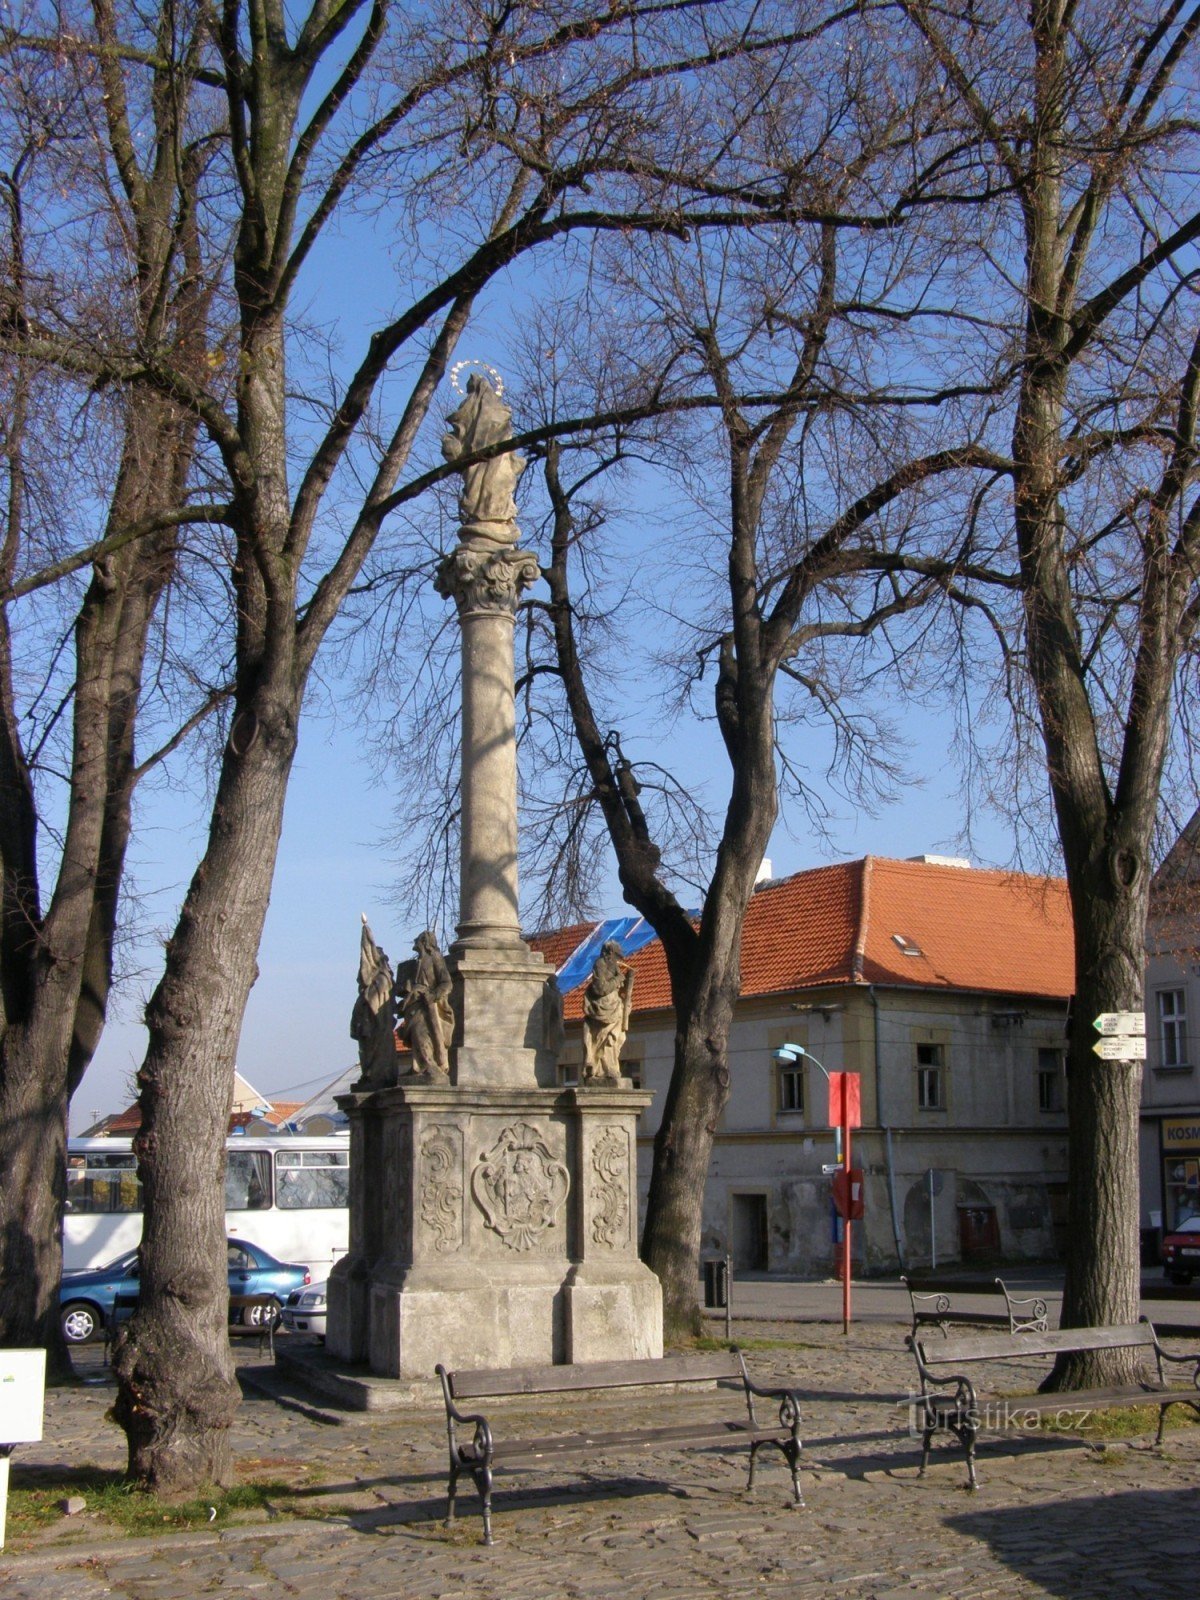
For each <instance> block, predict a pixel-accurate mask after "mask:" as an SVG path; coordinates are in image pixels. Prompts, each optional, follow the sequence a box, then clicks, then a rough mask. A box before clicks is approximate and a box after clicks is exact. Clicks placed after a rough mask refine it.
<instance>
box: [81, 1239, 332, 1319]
mask: <svg viewBox="0 0 1200 1600" xmlns="http://www.w3.org/2000/svg"><path fill="white" fill-rule="evenodd" d="M226 1244H227V1246H228V1249H229V1294H230V1297H231V1299H232V1298H233V1297H234V1296H237V1297H242V1296H246V1295H268V1296H270V1299H271V1300H272V1301H273V1302H274V1304H273V1305H271V1304H267V1305H254V1306H237V1307H235V1308H233V1312H232V1316H231V1320H235V1319H236V1320H238V1321H241V1322H245V1323H247V1324H250V1325H256V1324H257V1323H259V1322H261V1321H263V1320H264V1319H266V1318H269V1319H270V1320H271V1321H272V1322H275V1321H277V1320H278V1317H279V1310H280V1307H281V1306H282V1305H283V1302H284V1301H285V1300H286V1299H287V1297H288V1295H289V1294H291V1292H292V1290H293V1289H302V1288H303V1287H304V1285H305V1284H306V1283H310V1282H311V1281H312V1279H311V1275H310V1273H309V1270H308V1268H307V1267H302V1266H297V1265H296V1263H295V1262H292V1261H276V1259H275V1257H274V1256H272V1255H268V1254H267V1252H266V1251H265V1250H264V1249H263V1248H262V1247H261V1245H257V1244H250V1243H248V1242H247V1241H246V1240H245V1239H227V1240H226ZM137 1292H138V1252H137V1251H136V1250H129V1251H127V1252H126V1253H125V1255H123V1256H118V1257H117V1259H116V1260H115V1261H110V1262H108V1264H107V1265H106V1266H103V1267H88V1268H86V1269H85V1270H84V1271H82V1272H64V1273H63V1276H62V1290H61V1293H60V1295H59V1306H60V1310H59V1320H60V1322H61V1325H62V1331H63V1338H64V1339H65V1340H66V1341H67V1343H68V1344H87V1343H88V1341H89V1340H90V1339H97V1338H99V1337H100V1335H101V1334H102V1333H103V1332H104V1327H105V1324H106V1323H107V1322H108V1321H109V1319H110V1318H111V1316H112V1314H113V1305H114V1302H115V1301H116V1298H117V1296H118V1295H120V1296H121V1297H122V1299H123V1300H126V1299H133V1298H136V1296H137Z"/></svg>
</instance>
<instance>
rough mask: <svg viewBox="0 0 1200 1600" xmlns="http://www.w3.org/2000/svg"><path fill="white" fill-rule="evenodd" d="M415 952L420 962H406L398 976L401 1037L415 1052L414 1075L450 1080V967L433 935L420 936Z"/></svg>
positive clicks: (417, 960)
mask: <svg viewBox="0 0 1200 1600" xmlns="http://www.w3.org/2000/svg"><path fill="white" fill-rule="evenodd" d="M413 949H414V950H415V951H416V952H417V959H416V960H415V961H406V962H405V964H404V966H403V968H402V969H401V970H400V972H399V973H398V974H397V980H398V981H397V985H396V997H397V999H398V1000H399V1002H400V1037H401V1038H402V1039H403V1041H404V1043H405V1044H406V1045H407V1046H408V1048H409V1049H410V1050H411V1051H412V1061H413V1064H412V1070H413V1072H414V1073H423V1074H425V1075H426V1076H428V1077H430V1078H439V1079H443V1080H448V1079H449V1077H450V1038H451V1035H452V1033H453V1031H454V1012H453V1010H452V1009H451V1006H450V990H451V980H450V968H449V967H448V966H447V965H446V958H445V956H443V954H442V952H441V951H440V950H439V949H438V942H437V938H436V936H435V935H434V934H432V933H430V932H425V933H422V934H419V935H418V936H417V939H416V941H415V943H414V944H413Z"/></svg>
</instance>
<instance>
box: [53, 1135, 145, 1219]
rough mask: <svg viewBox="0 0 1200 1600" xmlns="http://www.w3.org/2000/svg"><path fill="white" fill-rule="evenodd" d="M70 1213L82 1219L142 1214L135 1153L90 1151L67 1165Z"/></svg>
mask: <svg viewBox="0 0 1200 1600" xmlns="http://www.w3.org/2000/svg"><path fill="white" fill-rule="evenodd" d="M66 1209H67V1210H68V1211H73V1212H76V1213H78V1214H79V1215H81V1216H95V1215H96V1214H98V1213H111V1212H114V1211H140V1210H141V1209H142V1186H141V1184H140V1183H139V1182H138V1175H137V1158H136V1157H135V1156H134V1155H132V1154H131V1153H122V1152H120V1151H113V1152H109V1151H107V1150H105V1151H100V1150H89V1151H88V1152H87V1154H86V1155H83V1156H80V1155H72V1156H71V1157H70V1159H69V1160H68V1162H67V1203H66Z"/></svg>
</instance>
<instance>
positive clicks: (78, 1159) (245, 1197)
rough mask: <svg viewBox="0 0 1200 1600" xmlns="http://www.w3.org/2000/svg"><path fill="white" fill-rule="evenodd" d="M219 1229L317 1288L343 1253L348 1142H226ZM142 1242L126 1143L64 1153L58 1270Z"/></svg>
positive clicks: (133, 1161) (345, 1138) (138, 1198)
mask: <svg viewBox="0 0 1200 1600" xmlns="http://www.w3.org/2000/svg"><path fill="white" fill-rule="evenodd" d="M225 1149H226V1167H225V1229H226V1232H227V1233H228V1234H229V1236H230V1237H231V1238H240V1239H245V1240H247V1241H248V1242H249V1243H250V1244H257V1245H261V1246H262V1248H263V1249H264V1250H267V1251H269V1252H270V1254H271V1255H273V1256H275V1257H276V1258H277V1260H279V1261H295V1262H299V1263H301V1264H302V1265H303V1266H306V1267H307V1268H308V1270H309V1272H310V1273H311V1274H312V1277H313V1281H314V1282H316V1281H317V1280H318V1279H321V1278H327V1277H328V1276H329V1269H330V1267H331V1266H332V1265H333V1263H334V1262H335V1261H336V1260H337V1259H338V1258H339V1257H340V1256H344V1255H345V1254H346V1251H347V1250H348V1249H349V1246H350V1210H349V1207H350V1135H349V1134H348V1133H327V1134H322V1135H320V1136H319V1137H308V1136H305V1135H302V1134H295V1135H291V1134H280V1135H278V1136H274V1135H265V1136H259V1135H257V1134H233V1135H231V1137H230V1138H229V1139H228V1140H227V1141H226V1145H225ZM141 1239H142V1186H141V1184H140V1183H139V1182H138V1175H137V1157H136V1156H135V1155H134V1153H133V1148H132V1145H131V1142H130V1141H129V1140H128V1139H72V1140H70V1141H69V1143H68V1146H67V1202H66V1209H65V1213H64V1216H63V1268H64V1270H65V1271H67V1272H72V1271H74V1270H76V1269H77V1268H86V1267H102V1266H104V1265H105V1264H106V1263H107V1262H109V1261H112V1260H113V1259H114V1258H115V1257H117V1256H120V1255H122V1254H124V1252H125V1251H126V1250H133V1249H135V1248H136V1246H137V1245H139V1244H140V1243H141Z"/></svg>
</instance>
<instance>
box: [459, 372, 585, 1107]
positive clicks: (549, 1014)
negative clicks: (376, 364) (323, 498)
mask: <svg viewBox="0 0 1200 1600" xmlns="http://www.w3.org/2000/svg"><path fill="white" fill-rule="evenodd" d="M449 421H450V432H449V433H448V434H447V435H446V437H445V438H444V439H443V441H442V452H443V454H444V455H445V456H446V458H447V460H449V461H458V460H460V459H462V458H464V457H469V456H470V455H472V454H475V453H477V452H479V451H480V450H485V449H487V448H488V447H489V446H494V445H498V444H503V443H504V442H505V441H506V440H511V438H512V417H511V414H510V412H509V409H508V407H507V406H506V405H505V404H504V403H503V401H502V400H501V398H500V395H499V393H498V392H497V391H496V390H495V389H493V387H492V386H491V384H490V383H488V382H487V381H486V380H485V379H484V378H482V377H480V376H478V375H473V376H472V377H471V378H470V379H469V381H468V383H467V392H466V396H465V398H464V400H463V403H462V405H461V406H459V408H458V410H457V411H455V412H454V414H453V415H452V416H451V417H450V419H449ZM524 465H525V463H524V461H523V460H522V458H521V457H520V456H519V455H517V454H516V453H515V452H514V451H512V450H509V451H506V452H504V453H503V454H500V455H495V456H492V457H490V458H488V459H486V460H484V461H481V462H477V463H475V464H474V465H473V466H468V467H464V469H463V475H462V489H461V492H460V494H459V501H458V508H459V517H460V519H461V528H460V537H459V542H458V544H457V545H456V546H455V548H454V549H453V550H452V551H451V552H450V554H449V555H448V556H446V558H445V559H444V560H443V562H442V564H441V566H440V567H439V569H438V574H437V580H436V588H437V592H438V593H439V594H440V595H442V596H444V597H445V598H446V599H448V600H453V602H454V604H455V606H456V608H457V610H458V620H459V626H460V627H461V629H462V808H461V815H462V847H461V879H460V901H459V923H458V937H457V939H456V940H455V941H454V943H453V944H452V945H451V946H450V950H449V952H448V954H449V966H450V970H451V973H452V974H453V978H454V997H453V1000H454V1015H455V1037H454V1043H453V1046H452V1048H451V1052H450V1053H451V1069H450V1075H451V1081H452V1082H453V1083H454V1084H455V1085H457V1086H458V1087H459V1088H502V1089H527V1088H534V1087H539V1086H540V1087H542V1088H552V1087H554V1084H555V1066H556V1061H557V1040H556V1038H555V1037H554V1023H555V1021H556V1017H557V1012H556V1011H555V1008H554V1004H553V997H552V996H547V992H546V986H547V983H548V982H549V980H550V977H551V974H550V969H549V968H548V967H547V965H546V963H545V961H544V960H543V959H542V957H541V956H539V955H535V954H534V953H533V952H532V951H531V950H530V948H529V946H528V945H527V944H526V943H525V941H524V940H523V939H522V938H521V926H520V921H519V918H518V914H517V738H516V712H515V705H514V689H513V619H514V617H515V614H516V609H517V602H518V601H519V599H520V597H521V595H522V594H523V593H524V591H525V590H526V589H528V588H529V587H530V585H531V584H533V583H536V582H537V580H538V578H539V577H540V575H541V568H540V567H539V565H538V561H537V557H536V556H535V555H533V554H532V552H531V551H528V550H521V549H518V541H519V539H520V536H521V535H520V530H519V529H518V527H517V522H516V514H517V506H516V501H515V500H514V499H513V493H512V491H513V488H514V486H515V484H516V481H517V479H518V478H519V477H520V474H521V471H522V469H523V468H524Z"/></svg>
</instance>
